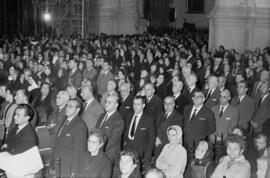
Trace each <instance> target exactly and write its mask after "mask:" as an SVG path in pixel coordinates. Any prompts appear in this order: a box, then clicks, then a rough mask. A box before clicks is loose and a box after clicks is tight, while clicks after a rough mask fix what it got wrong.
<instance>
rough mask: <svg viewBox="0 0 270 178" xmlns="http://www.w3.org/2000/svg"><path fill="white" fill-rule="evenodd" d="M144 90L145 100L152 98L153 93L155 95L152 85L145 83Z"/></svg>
mask: <svg viewBox="0 0 270 178" xmlns="http://www.w3.org/2000/svg"><path fill="white" fill-rule="evenodd" d="M144 89H145V96H146V98H150V97H152V96H153V95H154V93H155V88H154V86H153V84H152V83H147V84H146V85H145V87H144Z"/></svg>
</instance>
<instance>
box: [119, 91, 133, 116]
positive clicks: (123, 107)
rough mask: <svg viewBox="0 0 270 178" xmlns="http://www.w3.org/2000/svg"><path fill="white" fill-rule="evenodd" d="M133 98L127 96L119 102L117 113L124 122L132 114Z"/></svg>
mask: <svg viewBox="0 0 270 178" xmlns="http://www.w3.org/2000/svg"><path fill="white" fill-rule="evenodd" d="M133 98H134V97H133V96H132V95H131V94H129V95H128V96H127V98H126V99H125V101H124V102H121V104H120V107H119V113H120V114H121V116H122V117H123V119H124V120H125V121H126V120H127V119H128V117H129V115H130V114H131V113H132V112H133Z"/></svg>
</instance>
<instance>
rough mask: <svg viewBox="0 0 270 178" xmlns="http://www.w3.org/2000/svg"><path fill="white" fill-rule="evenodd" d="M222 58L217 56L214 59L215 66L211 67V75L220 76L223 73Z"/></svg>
mask: <svg viewBox="0 0 270 178" xmlns="http://www.w3.org/2000/svg"><path fill="white" fill-rule="evenodd" d="M221 61H222V58H221V57H219V56H217V57H215V59H214V65H212V66H211V67H210V74H211V75H215V76H220V75H221V74H222V73H223V71H222V64H221Z"/></svg>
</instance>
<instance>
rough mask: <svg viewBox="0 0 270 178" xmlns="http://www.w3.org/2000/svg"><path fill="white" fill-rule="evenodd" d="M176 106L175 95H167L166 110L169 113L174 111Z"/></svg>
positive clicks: (165, 100)
mask: <svg viewBox="0 0 270 178" xmlns="http://www.w3.org/2000/svg"><path fill="white" fill-rule="evenodd" d="M174 106H175V100H174V98H173V97H171V96H167V97H166V98H165V99H164V110H165V111H166V112H168V113H171V112H173V110H174Z"/></svg>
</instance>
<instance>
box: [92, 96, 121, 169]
mask: <svg viewBox="0 0 270 178" xmlns="http://www.w3.org/2000/svg"><path fill="white" fill-rule="evenodd" d="M117 107H118V97H117V96H108V98H107V99H106V103H105V111H106V113H104V114H101V115H100V117H99V119H98V121H97V124H96V128H97V129H100V130H101V131H102V132H103V133H104V134H105V135H106V137H107V142H106V144H105V145H104V151H105V153H106V154H107V156H108V157H109V158H110V160H111V161H112V163H113V164H115V163H116V160H117V158H118V155H119V153H120V151H121V139H122V135H123V132H124V127H125V123H124V120H123V118H122V116H121V115H120V114H119V112H118V111H117Z"/></svg>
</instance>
